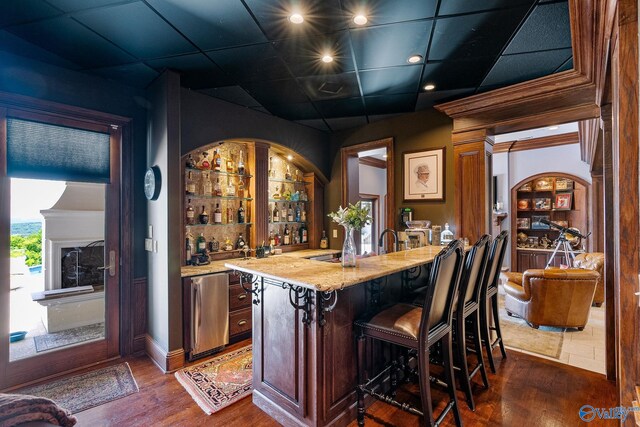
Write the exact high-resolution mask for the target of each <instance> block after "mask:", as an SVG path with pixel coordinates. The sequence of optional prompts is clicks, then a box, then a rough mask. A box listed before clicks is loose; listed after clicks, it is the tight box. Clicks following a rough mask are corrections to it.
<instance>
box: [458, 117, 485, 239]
mask: <svg viewBox="0 0 640 427" xmlns="http://www.w3.org/2000/svg"><path fill="white" fill-rule="evenodd" d="M452 139H453V164H454V176H455V178H454V183H455V189H456V191H455V194H454V198H455V224H453V229H454V230H453V231H454V234H455V236H456V237H467V238H468V239H469V242H471V243H473V242H475V241H476V240H478V239H479V238H480V236H482V235H483V234H484V233H490V232H491V177H492V175H493V172H492V156H493V135H492V134H490V133H489V131H488V130H486V129H483V130H479V131H472V132H461V133H454V134H453V135H452Z"/></svg>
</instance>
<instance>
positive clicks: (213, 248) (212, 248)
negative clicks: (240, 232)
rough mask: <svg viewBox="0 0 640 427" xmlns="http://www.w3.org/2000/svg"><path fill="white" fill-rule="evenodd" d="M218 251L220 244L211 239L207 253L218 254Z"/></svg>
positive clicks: (213, 238)
mask: <svg viewBox="0 0 640 427" xmlns="http://www.w3.org/2000/svg"><path fill="white" fill-rule="evenodd" d="M219 250H220V242H218V241H217V240H216V238H215V237H212V238H211V241H210V242H209V252H218V251H219Z"/></svg>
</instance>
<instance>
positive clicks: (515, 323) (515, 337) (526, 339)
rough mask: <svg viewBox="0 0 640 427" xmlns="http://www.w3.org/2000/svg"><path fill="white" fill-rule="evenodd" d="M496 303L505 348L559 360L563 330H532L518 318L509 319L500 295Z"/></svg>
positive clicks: (544, 328)
mask: <svg viewBox="0 0 640 427" xmlns="http://www.w3.org/2000/svg"><path fill="white" fill-rule="evenodd" d="M498 303H499V305H500V329H501V331H502V338H503V339H504V345H505V346H507V347H511V348H519V349H520V350H526V351H529V352H531V353H536V354H541V355H543V356H548V357H553V358H554V359H559V358H560V353H562V342H563V341H564V328H554V327H551V326H540V328H539V329H533V328H532V327H531V326H529V325H528V324H527V322H525V321H524V320H522V319H520V318H519V317H510V316H509V315H508V314H507V311H506V310H505V309H504V296H503V295H501V294H499V295H498Z"/></svg>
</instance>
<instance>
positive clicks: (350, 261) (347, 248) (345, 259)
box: [342, 227, 356, 267]
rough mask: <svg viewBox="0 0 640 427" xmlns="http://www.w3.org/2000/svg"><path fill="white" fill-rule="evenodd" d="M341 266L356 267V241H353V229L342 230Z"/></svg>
mask: <svg viewBox="0 0 640 427" xmlns="http://www.w3.org/2000/svg"><path fill="white" fill-rule="evenodd" d="M342 266H343V267H355V266H356V241H355V240H354V239H353V227H345V228H344V244H343V245H342Z"/></svg>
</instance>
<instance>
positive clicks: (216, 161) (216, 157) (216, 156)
mask: <svg viewBox="0 0 640 427" xmlns="http://www.w3.org/2000/svg"><path fill="white" fill-rule="evenodd" d="M212 168H213V170H214V171H216V172H220V171H221V170H222V156H221V155H220V152H219V151H218V150H214V152H213V165H212Z"/></svg>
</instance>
